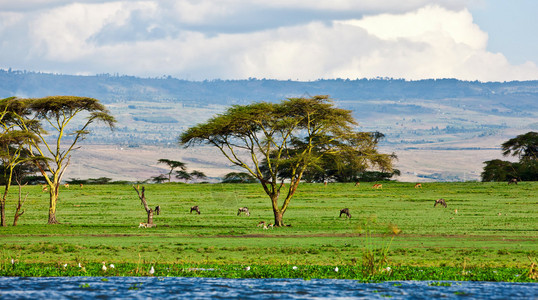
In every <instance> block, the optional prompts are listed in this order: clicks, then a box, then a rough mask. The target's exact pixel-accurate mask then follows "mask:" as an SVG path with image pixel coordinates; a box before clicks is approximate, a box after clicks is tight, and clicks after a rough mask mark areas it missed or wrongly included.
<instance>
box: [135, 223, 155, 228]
mask: <svg viewBox="0 0 538 300" xmlns="http://www.w3.org/2000/svg"><path fill="white" fill-rule="evenodd" d="M155 226H156V225H155V224H149V223H140V225H138V228H141V227H143V228H151V227H155Z"/></svg>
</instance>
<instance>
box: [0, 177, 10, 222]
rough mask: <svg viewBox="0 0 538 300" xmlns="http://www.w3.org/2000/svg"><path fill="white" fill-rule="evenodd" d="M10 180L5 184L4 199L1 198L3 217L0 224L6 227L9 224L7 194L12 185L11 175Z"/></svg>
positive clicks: (1, 213) (0, 204)
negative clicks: (7, 218) (7, 221)
mask: <svg viewBox="0 0 538 300" xmlns="http://www.w3.org/2000/svg"><path fill="white" fill-rule="evenodd" d="M7 180H8V182H7V183H6V186H5V189H4V194H3V195H2V200H1V203H0V210H1V212H0V215H1V219H0V226H2V227H6V226H7V223H6V199H7V194H8V192H9V186H10V185H11V177H8V179H7Z"/></svg>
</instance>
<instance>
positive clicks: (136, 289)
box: [0, 277, 538, 300]
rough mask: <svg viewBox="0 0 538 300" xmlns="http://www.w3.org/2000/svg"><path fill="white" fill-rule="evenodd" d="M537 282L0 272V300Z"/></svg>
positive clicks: (345, 294) (462, 288)
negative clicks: (13, 274)
mask: <svg viewBox="0 0 538 300" xmlns="http://www.w3.org/2000/svg"><path fill="white" fill-rule="evenodd" d="M537 295H538V284H537V283H507V282H468V281H464V282H459V281H442V282H437V281H391V282H381V283H360V282H357V281H354V280H332V279H312V280H302V279H224V278H185V277H106V278H102V277H0V299H96V298H97V299H117V298H129V299H182V298H185V299H209V298H211V299H237V298H240V299H257V300H262V299H277V298H278V299H313V298H321V299H323V298H325V299H336V298H340V299H344V298H348V299H357V298H368V299H387V298H391V299H432V298H446V299H463V298H465V299H538V298H537V297H538V296H537Z"/></svg>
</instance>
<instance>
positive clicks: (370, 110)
mask: <svg viewBox="0 0 538 300" xmlns="http://www.w3.org/2000/svg"><path fill="white" fill-rule="evenodd" d="M317 94H328V95H330V96H331V97H332V98H333V99H334V101H335V103H336V105H337V106H339V107H341V108H345V109H350V110H352V111H353V113H354V116H355V117H356V119H357V120H358V121H359V123H360V125H361V128H360V130H363V131H375V130H377V131H380V132H383V133H384V134H386V139H385V140H384V141H383V143H382V145H381V146H382V149H383V151H385V152H395V153H396V154H397V155H398V156H399V157H400V159H399V161H398V163H397V167H398V168H399V169H400V170H401V171H402V176H401V177H400V178H398V179H399V180H402V181H431V180H441V181H462V180H478V179H479V175H480V172H481V169H482V162H483V161H485V160H490V159H494V158H500V157H501V154H500V150H499V145H500V143H502V142H503V141H505V140H507V139H509V138H511V137H513V136H515V135H517V134H520V133H524V132H527V131H530V130H538V81H525V82H503V83H500V82H488V83H482V82H476V81H475V82H468V81H459V80H454V79H442V80H420V81H405V80H394V79H357V80H344V79H335V80H317V81H312V82H297V81H277V80H267V79H249V80H215V81H201V82H192V81H185V80H179V79H175V78H171V77H162V78H137V77H131V76H114V75H108V74H104V75H97V76H73V75H57V74H44V73H35V72H25V71H12V70H0V98H7V97H11V96H18V97H43V96H48V95H77V96H89V97H94V98H97V99H99V100H101V101H102V102H103V103H105V104H106V105H107V107H108V108H109V109H110V110H111V112H112V114H113V115H114V116H115V117H116V118H117V119H118V124H117V128H116V130H115V131H113V132H110V131H108V129H106V128H96V129H95V132H94V133H93V134H92V135H90V136H89V137H88V139H87V140H86V141H84V146H83V147H82V148H81V149H80V150H78V153H76V155H75V157H74V159H73V166H72V167H71V169H70V170H69V173H68V174H66V177H65V178H95V177H101V176H106V177H111V178H114V179H127V180H144V179H147V178H149V177H151V176H155V175H158V174H159V173H160V172H164V171H165V169H164V168H163V166H162V165H157V164H156V161H157V159H159V158H169V159H174V160H181V161H185V162H187V163H188V166H189V168H190V169H197V170H202V171H204V172H206V173H207V174H209V175H210V176H212V177H215V179H214V180H217V179H216V178H217V177H219V176H222V175H223V174H225V173H226V172H228V171H229V170H231V169H230V167H229V166H228V164H227V163H226V162H225V161H224V160H223V159H222V158H221V157H220V156H219V154H218V153H216V152H215V151H214V150H213V149H203V150H196V151H193V150H189V149H188V150H184V149H179V147H177V137H178V135H179V134H180V133H181V132H182V131H183V130H185V129H186V128H188V127H189V126H192V125H195V124H197V123H200V122H203V121H205V120H206V119H208V118H209V117H211V116H212V115H214V114H216V113H219V112H222V111H223V110H224V109H226V107H227V106H229V105H233V104H246V103H250V102H253V101H278V100H280V99H284V98H286V97H300V96H309V95H317Z"/></svg>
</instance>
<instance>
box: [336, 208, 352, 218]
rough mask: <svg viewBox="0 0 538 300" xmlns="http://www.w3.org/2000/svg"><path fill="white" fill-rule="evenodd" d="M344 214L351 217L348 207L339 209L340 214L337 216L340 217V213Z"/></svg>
mask: <svg viewBox="0 0 538 300" xmlns="http://www.w3.org/2000/svg"><path fill="white" fill-rule="evenodd" d="M343 214H344V215H346V216H347V217H348V218H350V219H351V214H350V213H349V208H343V209H341V210H340V216H338V217H339V218H340V217H342V215H343Z"/></svg>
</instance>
